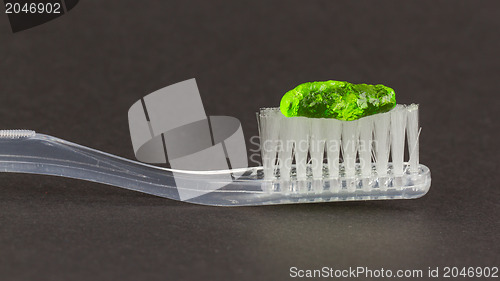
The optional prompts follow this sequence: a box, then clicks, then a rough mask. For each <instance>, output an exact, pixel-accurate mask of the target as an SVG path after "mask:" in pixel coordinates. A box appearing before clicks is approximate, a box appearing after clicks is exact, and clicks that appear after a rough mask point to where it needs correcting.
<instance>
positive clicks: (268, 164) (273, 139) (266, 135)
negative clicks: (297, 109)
mask: <svg viewBox="0 0 500 281" xmlns="http://www.w3.org/2000/svg"><path fill="white" fill-rule="evenodd" d="M282 116H283V115H282V114H281V112H280V111H279V109H278V108H262V109H261V110H260V113H259V114H258V118H257V120H258V121H259V133H260V138H261V139H260V141H261V143H260V145H261V156H262V162H263V167H264V176H265V179H272V178H273V177H274V171H275V169H276V153H277V151H278V140H279V138H278V137H279V129H280V124H281V117H282Z"/></svg>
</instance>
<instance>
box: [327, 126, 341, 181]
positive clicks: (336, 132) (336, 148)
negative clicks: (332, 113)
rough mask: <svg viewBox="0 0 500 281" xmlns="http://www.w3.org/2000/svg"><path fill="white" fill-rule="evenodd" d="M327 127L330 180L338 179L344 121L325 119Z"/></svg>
mask: <svg viewBox="0 0 500 281" xmlns="http://www.w3.org/2000/svg"><path fill="white" fill-rule="evenodd" d="M325 126H326V133H325V135H326V142H325V146H326V157H327V161H328V175H329V178H330V179H338V178H339V170H340V169H339V167H340V147H341V142H340V140H341V139H340V136H341V134H342V121H339V120H337V119H325Z"/></svg>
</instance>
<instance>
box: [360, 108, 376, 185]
mask: <svg viewBox="0 0 500 281" xmlns="http://www.w3.org/2000/svg"><path fill="white" fill-rule="evenodd" d="M358 128H359V146H358V154H359V166H360V168H361V175H362V176H363V177H369V176H370V175H371V173H372V161H371V160H372V140H373V116H368V117H364V118H361V119H359V124H358Z"/></svg>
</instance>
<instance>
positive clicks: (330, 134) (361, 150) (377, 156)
mask: <svg viewBox="0 0 500 281" xmlns="http://www.w3.org/2000/svg"><path fill="white" fill-rule="evenodd" d="M257 115H258V120H259V131H260V138H261V154H262V160H263V171H264V179H267V180H280V181H289V180H293V181H295V180H296V181H298V182H299V183H300V182H301V181H304V180H305V179H309V178H311V179H313V180H325V181H326V180H330V181H332V180H334V181H336V180H338V179H342V180H343V181H344V182H345V181H346V179H348V180H349V181H350V182H351V183H354V181H355V180H358V181H359V180H368V179H370V180H373V179H376V180H377V181H380V182H378V183H377V186H379V187H380V188H381V189H384V188H387V187H386V186H384V185H385V183H384V181H383V180H381V179H386V178H387V177H390V176H392V177H397V176H402V175H403V174H406V173H407V172H408V171H407V170H408V169H409V172H417V171H418V169H419V160H418V149H419V147H418V136H419V127H418V126H419V125H418V105H416V104H412V105H409V106H406V105H397V106H396V107H395V108H394V109H392V110H391V111H389V112H386V113H380V114H375V115H371V116H368V117H364V118H361V119H358V120H354V121H340V120H336V119H324V118H306V117H290V118H286V117H284V116H283V115H282V114H281V112H280V111H279V108H264V109H261V110H260V112H259V113H258V114H257ZM405 140H407V143H408V145H406V146H405ZM405 147H406V149H407V150H408V155H409V160H408V163H406V162H404V155H405ZM389 155H390V156H391V161H392V162H391V163H390V162H389ZM325 160H326V162H325ZM350 179H352V180H350ZM344 188H345V189H347V191H351V192H352V191H354V189H356V186H355V185H354V184H350V183H349V182H348V183H344ZM311 189H314V188H311Z"/></svg>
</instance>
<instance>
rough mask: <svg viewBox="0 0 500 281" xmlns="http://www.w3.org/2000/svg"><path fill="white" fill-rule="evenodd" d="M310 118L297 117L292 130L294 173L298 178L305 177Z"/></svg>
mask: <svg viewBox="0 0 500 281" xmlns="http://www.w3.org/2000/svg"><path fill="white" fill-rule="evenodd" d="M310 120H311V119H310V118H306V117H297V118H294V121H295V122H296V123H295V125H294V130H293V137H292V138H293V140H294V141H295V145H294V153H295V164H296V173H297V179H298V180H305V179H306V171H307V153H308V152H309V132H310V127H311V125H310V124H311V122H310Z"/></svg>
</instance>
